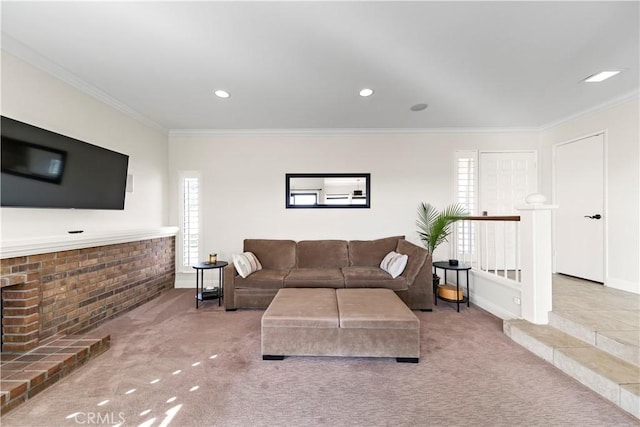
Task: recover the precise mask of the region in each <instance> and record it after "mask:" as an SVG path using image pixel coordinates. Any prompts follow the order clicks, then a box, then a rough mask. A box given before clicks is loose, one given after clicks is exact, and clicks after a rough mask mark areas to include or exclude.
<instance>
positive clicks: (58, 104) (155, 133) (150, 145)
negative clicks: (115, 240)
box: [0, 51, 168, 241]
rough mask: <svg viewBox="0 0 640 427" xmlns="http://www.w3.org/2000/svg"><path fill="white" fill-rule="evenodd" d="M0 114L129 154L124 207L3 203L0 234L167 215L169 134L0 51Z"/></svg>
mask: <svg viewBox="0 0 640 427" xmlns="http://www.w3.org/2000/svg"><path fill="white" fill-rule="evenodd" d="M1 59H2V115H4V116H7V117H11V118H13V119H16V120H20V121H23V122H26V123H29V124H32V125H35V126H38V127H42V128H44V129H47V130H51V131H53V132H57V133H60V134H63V135H67V136H70V137H72V138H76V139H80V140H83V141H86V142H89V143H91V144H94V145H98V146H101V147H105V148H108V149H111V150H114V151H118V152H120V153H124V154H127V155H129V174H132V175H133V183H134V187H133V188H134V191H133V193H127V194H126V200H125V209H124V210H123V211H105V210H70V209H25V208H2V209H1V210H0V213H1V215H2V221H1V224H2V240H3V241H6V240H17V239H24V238H29V237H39V236H44V237H46V236H52V235H65V234H66V233H67V231H68V230H71V229H82V230H85V231H88V232H91V231H94V230H95V231H104V230H108V229H114V230H115V229H117V230H122V229H131V228H143V227H160V226H164V225H168V224H167V218H168V199H167V188H168V158H167V152H168V150H167V145H168V137H167V135H166V133H165V132H162V131H160V130H158V129H153V128H150V127H149V126H147V125H144V124H142V123H140V122H139V121H136V120H134V119H132V118H131V117H129V116H127V115H125V114H123V113H121V112H120V111H118V110H116V109H115V108H112V107H110V106H108V105H106V104H105V103H103V102H101V101H99V100H97V99H95V98H93V97H91V96H89V95H87V94H85V93H83V92H81V91H79V90H77V89H75V88H73V87H71V86H70V85H68V84H66V83H65V82H63V81H61V80H59V79H56V78H54V77H52V76H51V75H49V74H47V73H45V72H43V71H41V70H40V69H37V68H35V67H33V66H31V65H29V64H27V63H25V62H23V61H22V60H20V59H18V58H16V57H15V56H13V55H11V54H9V53H7V52H4V51H2V58H1Z"/></svg>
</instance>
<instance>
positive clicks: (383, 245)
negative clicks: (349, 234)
mask: <svg viewBox="0 0 640 427" xmlns="http://www.w3.org/2000/svg"><path fill="white" fill-rule="evenodd" d="M400 239H404V236H393V237H385V238H383V239H376V240H351V241H349V265H350V266H360V267H378V266H379V265H380V261H382V259H383V258H384V256H385V255H386V254H388V253H389V252H391V251H395V250H396V247H397V246H398V240H400Z"/></svg>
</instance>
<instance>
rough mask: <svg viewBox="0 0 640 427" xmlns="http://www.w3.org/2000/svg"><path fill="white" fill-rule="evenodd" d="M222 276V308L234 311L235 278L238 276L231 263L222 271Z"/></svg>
mask: <svg viewBox="0 0 640 427" xmlns="http://www.w3.org/2000/svg"><path fill="white" fill-rule="evenodd" d="M223 275H224V279H223V280H224V290H223V295H224V308H225V309H226V310H235V309H236V308H237V307H236V304H235V300H236V298H235V293H236V286H235V278H236V276H237V275H238V272H237V271H236V267H235V266H234V265H233V263H229V265H227V266H226V267H225V268H224V270H223Z"/></svg>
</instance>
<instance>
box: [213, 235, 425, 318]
mask: <svg viewBox="0 0 640 427" xmlns="http://www.w3.org/2000/svg"><path fill="white" fill-rule="evenodd" d="M391 251H396V252H399V253H401V254H406V255H407V256H408V262H407V266H406V268H405V270H404V272H403V273H402V274H401V275H400V276H398V277H396V278H395V279H394V278H392V277H391V276H390V275H389V274H388V273H386V272H385V271H384V270H382V269H381V268H380V267H379V265H380V262H381V261H382V259H383V258H384V256H385V255H387V254H388V253H389V252H391ZM243 252H253V253H254V254H255V255H256V257H257V258H258V260H259V261H260V263H261V264H262V270H259V271H256V272H254V273H252V274H250V275H249V276H247V277H246V278H242V277H241V276H240V275H238V273H237V271H236V269H235V267H234V266H233V264H232V263H230V264H229V265H228V266H227V267H225V269H224V303H225V308H226V309H227V310H235V309H237V308H267V307H268V306H269V304H270V303H271V300H272V299H273V298H274V297H275V295H276V293H277V292H278V290H279V289H281V288H303V287H306V288H386V289H391V290H393V291H395V292H396V294H397V295H398V296H399V297H400V298H401V299H402V300H403V301H404V302H405V303H406V304H407V306H408V307H409V308H411V309H412V310H427V311H428V310H431V309H432V307H433V288H432V272H431V270H432V266H431V256H430V255H429V254H428V252H427V250H426V249H424V248H422V247H420V246H417V245H414V244H413V243H411V242H408V241H407V240H405V239H404V236H394V237H387V238H383V239H377V240H352V241H347V240H302V241H299V242H296V241H293V240H272V239H245V240H244V247H243Z"/></svg>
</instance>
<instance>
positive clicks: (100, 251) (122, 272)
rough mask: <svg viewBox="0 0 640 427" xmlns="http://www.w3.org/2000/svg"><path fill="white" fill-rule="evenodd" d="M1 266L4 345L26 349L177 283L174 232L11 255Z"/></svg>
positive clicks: (110, 315) (92, 323)
mask: <svg viewBox="0 0 640 427" xmlns="http://www.w3.org/2000/svg"><path fill="white" fill-rule="evenodd" d="M0 266H1V273H2V278H1V283H0V285H1V287H2V300H3V306H4V307H3V319H2V328H3V341H4V344H3V350H4V351H26V350H29V349H30V348H33V347H35V346H37V345H38V342H41V341H43V340H46V339H47V338H50V337H52V336H54V335H57V334H64V335H68V334H72V333H78V332H82V331H86V330H88V329H91V328H94V327H96V326H97V325H99V324H100V323H102V322H104V321H106V320H108V319H111V318H113V317H115V316H117V315H119V314H121V313H123V312H126V311H128V310H131V309H133V308H135V307H137V306H139V305H141V304H143V303H145V302H147V301H149V300H151V299H153V298H155V297H157V296H158V295H160V293H161V292H163V291H164V290H166V289H170V288H173V285H174V280H175V238H174V237H164V238H157V239H150V240H141V241H137V242H130V243H121V244H116V245H107V246H97V247H92V248H86V249H76V250H70V251H63V252H52V253H47V254H38V255H30V256H23V257H16V258H7V259H3V260H1V264H0ZM36 325H37V326H36Z"/></svg>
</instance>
